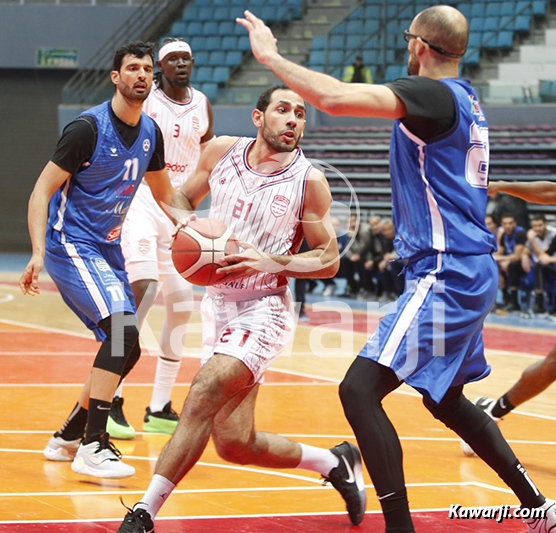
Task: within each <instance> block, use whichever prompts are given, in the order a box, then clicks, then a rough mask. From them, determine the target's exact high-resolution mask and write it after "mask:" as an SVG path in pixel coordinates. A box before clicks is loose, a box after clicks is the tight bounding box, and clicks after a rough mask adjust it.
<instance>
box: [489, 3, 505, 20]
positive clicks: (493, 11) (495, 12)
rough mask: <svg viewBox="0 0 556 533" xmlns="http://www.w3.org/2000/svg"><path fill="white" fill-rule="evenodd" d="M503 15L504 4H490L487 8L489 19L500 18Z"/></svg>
mask: <svg viewBox="0 0 556 533" xmlns="http://www.w3.org/2000/svg"><path fill="white" fill-rule="evenodd" d="M501 14H502V4H499V3H498V2H489V3H488V4H487V6H486V16H487V17H499V16H500V15H501Z"/></svg>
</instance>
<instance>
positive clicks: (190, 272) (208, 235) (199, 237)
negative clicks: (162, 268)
mask: <svg viewBox="0 0 556 533" xmlns="http://www.w3.org/2000/svg"><path fill="white" fill-rule="evenodd" d="M237 252H239V248H238V246H237V241H236V237H235V235H234V234H233V233H232V230H231V229H230V228H228V227H227V226H226V224H224V223H223V222H220V221H219V220H214V219H213V218H196V219H195V220H192V221H191V222H190V223H189V224H188V225H187V226H185V228H182V229H181V230H180V231H179V232H178V234H177V235H176V238H175V239H174V242H173V244H172V260H173V261H174V266H175V267H176V270H177V271H178V272H179V273H180V274H181V276H182V277H183V278H185V279H186V280H187V281H189V282H190V283H193V285H201V286H206V285H214V284H215V283H218V282H219V281H221V280H222V279H223V278H224V275H223V274H216V270H218V269H219V268H220V267H221V265H219V264H218V262H219V261H221V260H222V259H223V258H224V256H226V255H229V254H235V253H237Z"/></svg>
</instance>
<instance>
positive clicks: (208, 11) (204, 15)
mask: <svg viewBox="0 0 556 533" xmlns="http://www.w3.org/2000/svg"><path fill="white" fill-rule="evenodd" d="M212 13H213V9H212V8H211V7H202V8H201V9H199V15H198V19H199V20H200V21H203V22H205V21H207V20H212Z"/></svg>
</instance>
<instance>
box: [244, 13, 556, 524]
mask: <svg viewBox="0 0 556 533" xmlns="http://www.w3.org/2000/svg"><path fill="white" fill-rule="evenodd" d="M238 23H239V24H241V25H243V26H244V27H245V28H246V29H247V30H248V31H249V36H250V41H251V48H252V49H253V54H254V55H255V57H256V58H257V59H258V61H259V62H261V63H263V64H264V65H266V66H267V67H269V68H270V69H271V70H272V72H274V74H276V75H277V76H278V77H279V78H281V79H282V81H284V83H286V85H288V86H289V87H290V88H291V89H292V90H293V91H295V92H296V93H298V94H299V95H300V96H302V97H303V98H304V99H305V100H307V101H308V102H309V103H311V104H313V105H314V106H315V107H317V108H319V109H321V110H322V111H325V112H327V113H329V114H332V115H349V116H368V117H380V118H391V119H395V123H394V127H393V131H392V142H391V149H390V174H391V180H392V202H393V216H394V224H395V227H396V232H397V236H396V240H395V248H396V251H397V253H398V254H399V255H400V257H402V258H404V259H407V261H408V265H407V267H406V289H405V291H404V293H403V294H402V295H401V296H400V298H399V299H398V301H397V304H396V306H395V310H394V311H392V312H391V313H389V314H387V315H386V316H385V317H384V319H383V320H382V321H381V323H380V325H379V327H378V330H377V331H376V332H375V334H374V335H373V336H372V337H371V338H370V339H369V340H368V341H367V344H366V345H365V346H364V348H363V349H362V350H361V352H360V354H359V357H357V358H356V360H355V361H354V362H353V364H352V366H351V367H350V369H349V370H348V373H347V375H346V377H345V378H344V380H343V382H342V384H341V385H340V397H341V400H342V404H343V406H344V410H345V413H346V416H347V418H348V420H349V422H350V424H351V426H352V428H353V430H354V432H355V435H356V437H357V441H358V443H359V447H360V449H361V452H362V454H363V458H364V460H365V463H366V465H367V468H368V470H369V473H370V475H371V478H372V480H373V485H374V486H375V489H376V491H377V494H378V498H379V500H380V503H381V505H382V509H383V513H384V518H385V521H386V531H387V532H389V533H394V532H396V533H408V532H412V531H414V527H413V523H412V520H411V515H410V512H409V505H408V500H407V493H406V489H405V481H404V473H403V467H402V449H401V446H400V442H399V439H398V436H397V434H396V431H395V429H394V427H393V426H392V424H391V422H390V420H389V419H388V417H387V416H386V413H385V411H384V409H383V408H382V405H381V402H382V400H383V398H384V397H385V396H386V395H388V394H389V393H391V392H392V391H394V390H395V389H397V388H398V387H399V386H400V384H401V383H402V382H404V381H405V382H406V383H407V384H408V385H411V386H412V387H414V388H415V389H416V390H417V391H418V392H420V393H421V394H422V395H423V402H424V404H425V407H426V408H427V409H428V410H429V411H430V412H431V413H432V414H433V416H434V417H435V418H437V419H439V420H441V421H442V422H443V423H444V424H445V425H446V426H448V427H449V428H451V429H453V430H454V431H455V432H456V433H457V434H458V435H459V436H460V437H462V438H463V439H464V440H465V441H466V442H468V443H469V444H470V445H471V446H472V447H473V449H474V450H475V451H476V452H477V454H478V455H479V457H481V458H482V459H484V460H485V461H486V462H487V463H488V465H489V466H491V467H492V468H493V469H494V470H495V471H496V472H497V473H498V475H499V476H500V477H501V478H502V479H503V480H504V481H505V482H506V483H507V484H508V486H509V487H510V488H511V489H512V490H513V491H514V492H515V494H516V496H517V497H518V498H519V499H520V501H521V504H522V506H523V507H526V508H536V507H543V508H544V509H545V510H546V518H544V519H541V520H529V521H527V527H528V530H529V531H531V532H532V531H548V530H549V528H551V527H554V526H556V511H555V506H554V502H552V501H550V500H546V499H545V498H544V496H543V495H542V494H541V493H540V492H539V490H538V489H537V488H536V487H535V485H534V484H533V483H532V481H531V480H530V478H529V476H528V475H527V474H526V472H525V469H524V468H523V467H522V466H521V464H520V463H519V461H518V460H517V458H516V456H515V455H514V453H513V452H512V450H511V449H510V447H509V446H508V444H507V443H506V441H505V440H504V438H503V437H502V434H501V433H500V431H499V429H498V427H497V426H496V424H495V423H494V422H493V420H492V419H491V418H490V417H489V416H488V415H487V414H486V413H485V412H484V411H483V410H481V409H480V408H479V407H477V406H476V405H474V404H473V403H471V402H470V401H468V400H467V399H466V398H465V396H464V395H463V385H464V384H465V383H468V382H470V381H476V380H478V379H482V378H484V377H485V376H487V375H488V373H489V372H490V367H489V366H488V365H487V363H486V360H485V357H484V353H483V352H484V350H483V341H482V328H483V321H484V318H485V317H486V315H487V313H488V312H489V310H490V308H491V307H492V305H493V303H494V299H495V295H496V290H497V281H498V276H497V269H496V264H495V262H494V259H493V258H492V256H491V253H492V252H493V251H494V250H495V241H494V236H493V235H492V233H490V232H489V231H488V230H487V228H486V226H485V223H484V219H485V209H486V202H487V188H488V165H489V147H488V126H487V121H486V119H485V116H484V114H483V111H482V109H481V106H480V104H479V102H478V100H477V97H476V95H475V92H474V91H473V89H472V88H471V86H470V85H469V82H468V81H467V80H463V79H458V77H457V76H458V67H459V61H460V58H461V57H462V56H463V54H464V53H465V50H466V47H467V42H468V36H469V26H468V23H467V20H466V19H465V17H464V16H463V15H462V14H461V13H460V12H459V11H457V10H456V9H455V8H452V7H450V6H434V7H431V8H428V9H425V10H424V11H422V12H421V13H419V14H418V15H417V16H416V17H415V19H414V20H413V21H412V23H411V26H410V28H409V30H406V31H405V32H404V37H405V39H406V41H407V42H408V51H409V59H408V74H409V77H407V78H403V79H398V80H395V81H393V82H392V83H389V84H387V85H382V86H380V85H368V84H357V83H343V82H340V81H339V80H336V79H334V78H332V77H330V76H327V75H326V74H321V73H318V72H313V71H311V70H308V69H306V68H304V67H301V66H299V65H296V64H294V63H292V62H290V61H287V60H286V59H284V58H283V57H282V56H280V54H279V53H278V48H277V45H276V39H275V38H274V36H273V35H272V32H271V31H270V29H269V28H268V27H266V26H265V25H264V23H263V22H262V21H261V20H260V19H258V18H257V17H255V16H254V15H253V14H251V13H250V12H248V11H246V12H245V18H244V19H238Z"/></svg>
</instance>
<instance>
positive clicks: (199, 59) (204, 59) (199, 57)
mask: <svg viewBox="0 0 556 533" xmlns="http://www.w3.org/2000/svg"><path fill="white" fill-rule="evenodd" d="M209 56H210V54H209V52H207V51H206V50H201V51H199V52H195V50H193V57H194V59H195V64H196V65H197V67H200V66H202V65H207V64H208V61H209Z"/></svg>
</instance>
